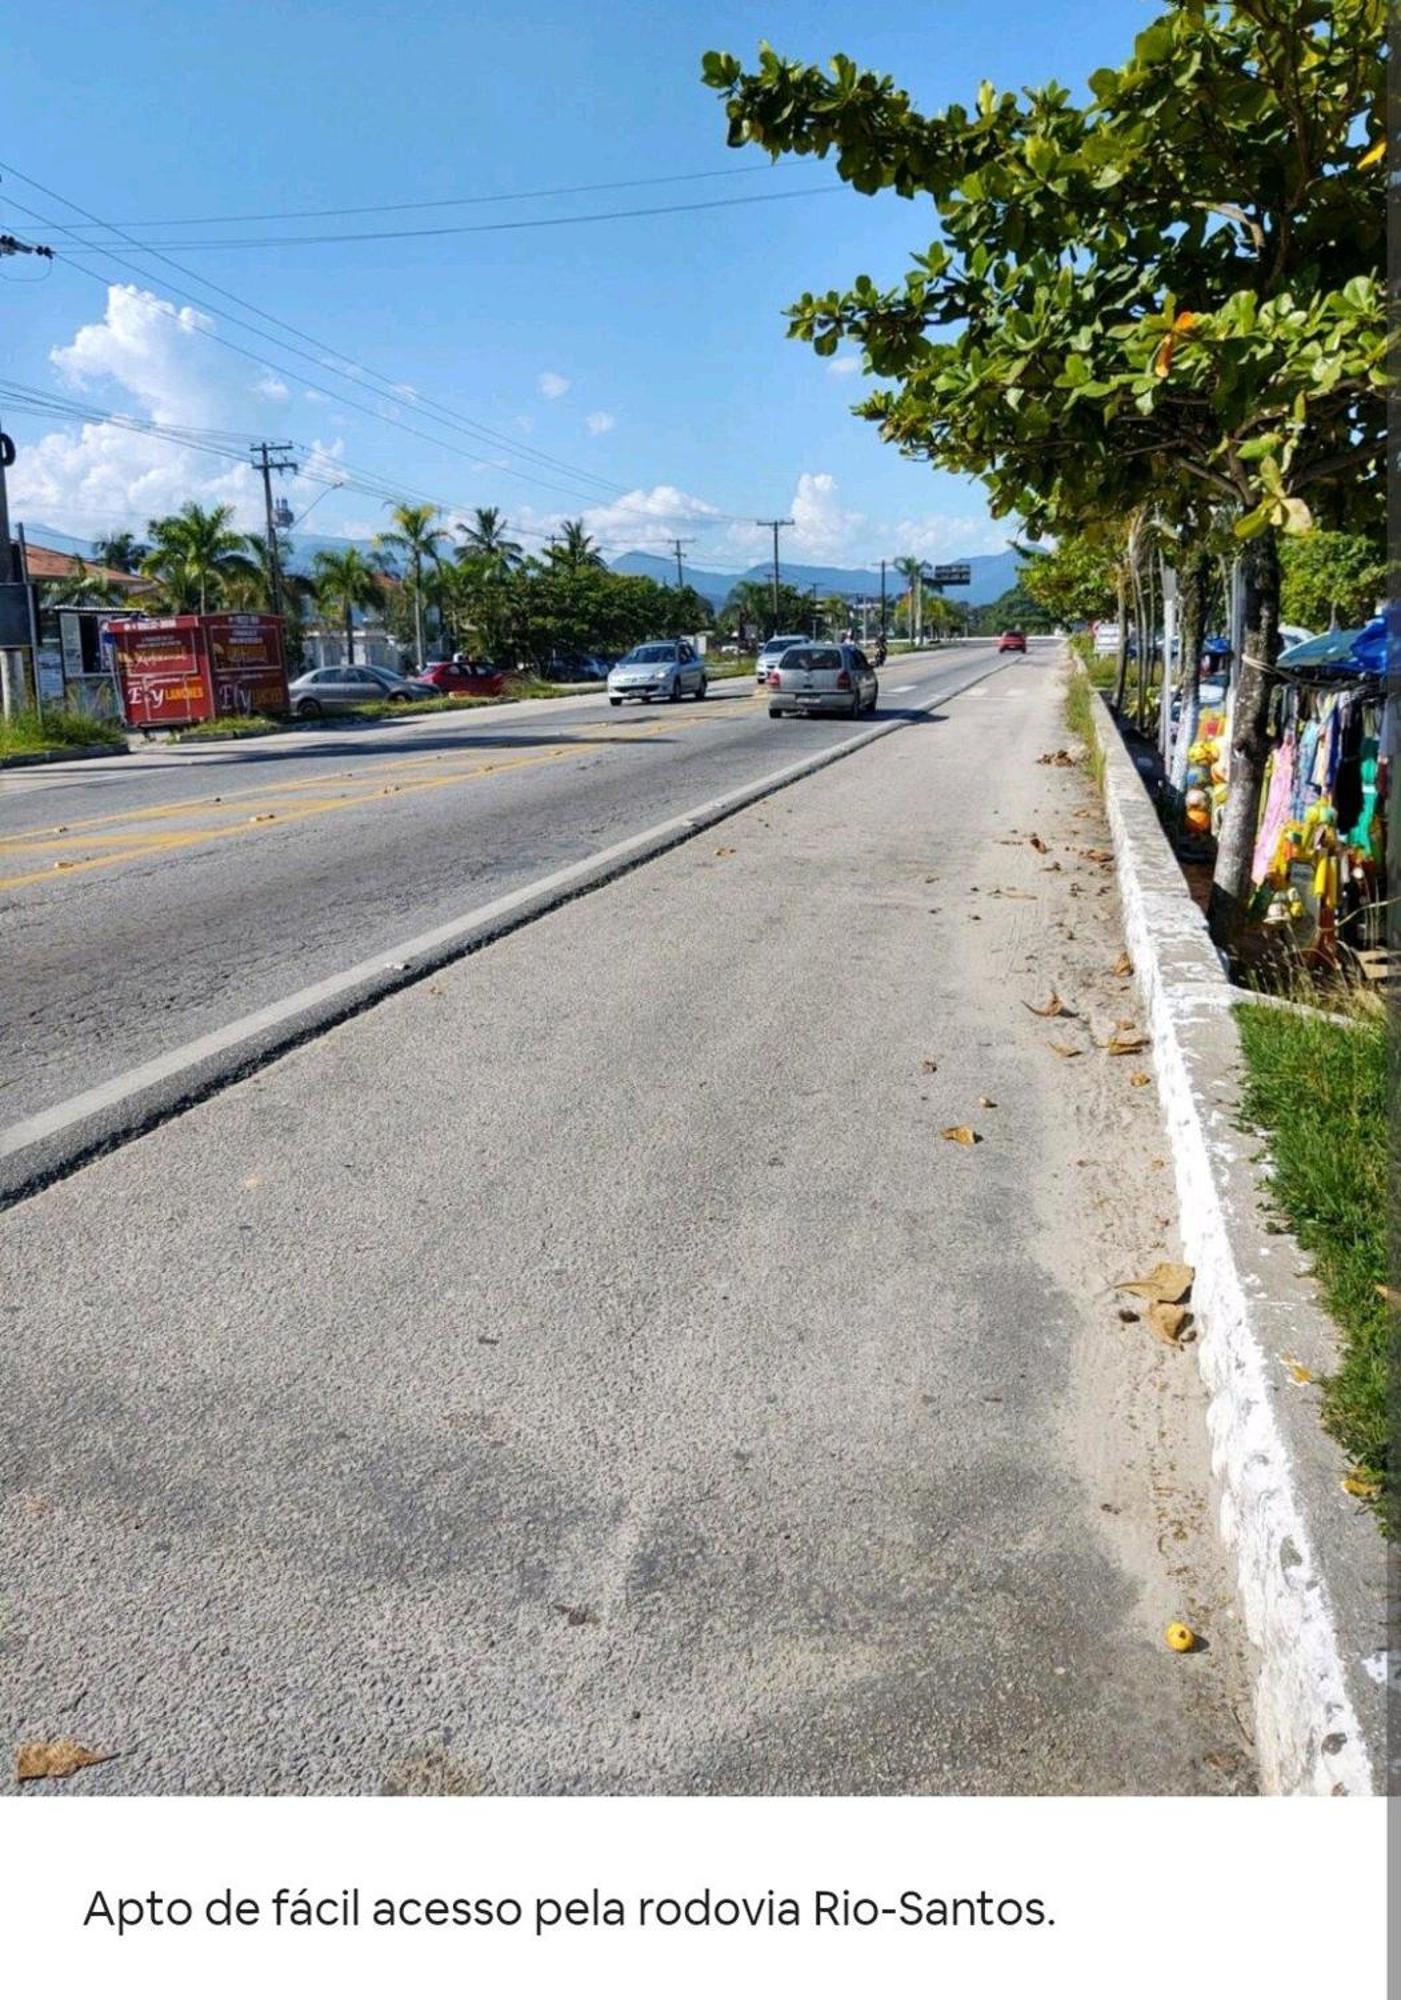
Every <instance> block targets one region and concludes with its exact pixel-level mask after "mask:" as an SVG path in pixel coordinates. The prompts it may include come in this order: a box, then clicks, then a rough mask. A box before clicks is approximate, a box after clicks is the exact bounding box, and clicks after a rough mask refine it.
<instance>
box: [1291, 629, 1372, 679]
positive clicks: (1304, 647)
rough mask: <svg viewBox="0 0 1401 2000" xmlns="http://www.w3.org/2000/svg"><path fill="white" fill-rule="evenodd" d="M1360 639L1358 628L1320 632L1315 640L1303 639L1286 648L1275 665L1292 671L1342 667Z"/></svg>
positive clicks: (1349, 658)
mask: <svg viewBox="0 0 1401 2000" xmlns="http://www.w3.org/2000/svg"><path fill="white" fill-rule="evenodd" d="M1368 629H1370V628H1368ZM1361 637H1362V627H1360V626H1358V627H1356V628H1354V629H1353V630H1352V631H1350V632H1320V633H1319V635H1318V637H1317V638H1316V639H1304V640H1302V641H1301V642H1300V643H1299V645H1297V646H1289V647H1287V648H1286V650H1285V651H1284V652H1282V653H1281V654H1280V656H1279V660H1278V662H1277V664H1278V665H1279V666H1281V667H1286V668H1292V669H1297V668H1299V667H1340V666H1344V665H1345V664H1346V663H1348V662H1350V661H1351V659H1352V649H1353V645H1354V643H1355V642H1356V641H1357V640H1358V639H1360V638H1361Z"/></svg>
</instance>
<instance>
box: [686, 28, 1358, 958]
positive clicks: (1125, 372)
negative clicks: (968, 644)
mask: <svg viewBox="0 0 1401 2000" xmlns="http://www.w3.org/2000/svg"><path fill="white" fill-rule="evenodd" d="M1385 42H1386V16H1385V11H1384V7H1383V0H1333V4H1332V5H1331V6H1326V7H1325V6H1323V5H1320V4H1319V0H1235V4H1232V5H1224V4H1212V0H1175V4H1173V5H1171V6H1170V7H1169V8H1168V9H1167V10H1166V11H1165V12H1164V13H1163V14H1161V15H1160V16H1159V17H1158V18H1157V19H1156V20H1154V21H1152V22H1151V23H1150V24H1149V25H1148V26H1146V27H1145V28H1144V30H1143V31H1142V33H1141V34H1139V36H1138V37H1137V38H1136V40H1135V42H1134V46H1133V50H1132V53H1131V54H1130V56H1129V57H1128V59H1127V60H1126V61H1125V62H1123V63H1122V64H1120V65H1118V66H1117V67H1113V68H1104V69H1100V70H1097V71H1096V72H1095V73H1094V75H1093V76H1092V77H1091V78H1090V79H1089V82H1088V86H1087V90H1086V92H1085V93H1083V94H1082V95H1081V96H1080V97H1079V98H1078V99H1077V98H1073V97H1072V95H1071V93H1070V92H1069V91H1067V90H1066V89H1064V88H1063V87H1062V86H1061V85H1059V84H1057V83H1047V84H1045V85H1043V86H1040V87H1037V88H1034V89H1028V90H1025V91H1023V92H1022V93H1021V94H1020V95H1018V94H1016V93H1012V92H999V91H998V90H997V89H996V88H995V87H994V86H993V85H992V84H991V83H985V84H983V85H982V87H981V88H980V89H979V91H978V93H977V96H976V100H975V101H974V103H972V104H971V105H960V104H955V105H952V106H949V107H948V108H946V109H945V110H944V111H942V112H941V113H939V114H938V115H937V116H933V117H928V116H924V115H922V114H921V113H919V112H918V111H916V109H915V108H914V106H913V104H912V103H911V100H910V98H909V97H908V95H907V94H906V93H905V92H904V91H903V90H900V89H899V88H898V87H897V86H896V84H895V83H894V81H893V79H892V78H890V77H889V76H878V75H876V74H875V73H873V72H871V71H869V70H865V71H863V70H861V69H859V68H858V66H857V64H856V63H854V62H853V61H851V59H850V58H849V57H846V56H840V55H839V56H836V57H834V58H833V60H832V63H831V65H830V68H829V69H828V70H822V69H818V68H815V67H811V66H807V65H805V64H802V63H799V62H792V61H787V60H784V59H783V58H781V57H780V56H778V55H777V54H776V53H775V52H774V51H773V50H772V49H769V48H767V47H765V48H763V49H762V50H761V52H760V57H759V61H758V64H757V66H756V68H755V69H753V70H752V71H746V70H745V68H744V66H743V64H742V63H741V62H740V61H739V60H738V59H737V58H736V57H734V56H732V55H726V54H721V53H719V52H712V53H711V54H710V55H708V56H707V57H706V58H705V63H704V76H705V80H706V82H707V83H708V84H709V85H710V86H711V87H712V88H713V89H714V90H716V91H717V92H718V93H719V94H720V96H721V97H722V98H723V100H724V106H725V111H726V115H727V118H728V124H729V139H730V143H731V145H734V146H741V145H746V144H756V145H759V146H761V147H762V148H764V150H766V151H767V152H768V153H769V154H770V155H772V156H778V155H780V154H799V155H812V154H815V155H817V156H819V157H823V158H825V157H828V156H829V155H830V156H834V157H835V160H836V164H837V168H838V171H839V173H840V174H841V176H842V178H843V179H844V180H846V181H847V182H848V183H849V184H850V185H851V186H852V187H853V188H854V189H855V190H856V191H857V192H858V193H861V194H865V195H871V194H875V193H876V192H878V191H879V190H881V189H888V188H893V189H894V190H895V191H896V192H897V193H899V194H901V195H903V196H905V197H906V198H908V199H913V198H914V197H915V196H916V195H926V196H929V197H931V198H932V201H933V204H934V207H935V209H936V211H937V215H938V222H939V237H938V239H937V240H936V241H934V242H932V243H930V244H929V245H928V246H927V247H926V248H925V249H924V250H922V251H920V252H919V253H918V254H917V256H916V257H915V259H914V262H913V268H912V269H911V270H910V271H909V272H908V273H907V275H906V277H905V279H904V281H903V283H901V284H897V285H894V286H888V287H881V286H879V285H877V284H876V283H875V282H874V281H873V280H872V279H871V278H870V277H866V276H861V277H858V278H857V279H856V280H855V281H854V283H853V284H852V285H851V287H850V288H849V289H848V290H846V291H833V292H829V293H826V294H824V295H822V296H820V297H815V296H813V295H812V294H811V293H809V294H806V295H805V296H804V297H803V298H801V299H800V300H799V301H798V302H797V303H796V304H795V305H794V306H793V307H792V308H791V314H790V318H791V326H790V331H791V332H792V333H793V334H794V335H795V336H796V337H797V338H799V339H802V340H806V341H809V342H810V343H811V344H812V346H813V347H814V349H815V350H816V351H817V352H818V353H819V354H822V355H830V354H832V353H834V352H835V351H836V349H837V347H838V345H839V344H840V343H841V342H843V341H847V342H850V343H851V344H852V345H853V346H855V347H856V348H858V349H859V350H860V352H861V356H862V359H863V363H864V368H865V372H866V374H867V375H868V376H869V377H871V378H873V379H874V380H875V382H876V383H877V384H878V385H879V386H876V387H875V388H874V389H873V390H872V392H871V393H870V394H869V395H868V396H867V397H866V399H865V400H864V402H863V403H861V404H860V405H859V410H860V413H861V414H862V415H864V416H865V417H867V418H868V419H869V420H870V421H872V422H874V423H876V424H878V425H879V426H880V429H881V432H882V434H883V435H884V436H885V437H886V438H887V439H889V440H890V441H891V442H892V443H894V444H896V445H897V446H898V447H899V448H900V449H901V450H902V451H903V452H905V453H906V454H907V455H909V456H913V457H923V458H928V459H931V460H932V461H934V462H935V463H937V464H939V465H941V466H943V467H945V468H947V469H949V470H953V471H958V472H965V473H973V474H975V475H976V476H978V477H979V478H981V479H982V480H983V481H984V483H985V484H986V486H987V488H988V491H989V494H990V498H991V503H992V506H993V510H994V512H995V513H997V514H1000V515H1006V516H1012V517H1018V518H1020V519H1021V520H1022V521H1024V522H1025V523H1026V525H1027V527H1028V528H1029V529H1030V530H1031V531H1032V532H1033V533H1038V534H1039V533H1040V532H1042V531H1048V532H1051V533H1054V534H1055V535H1057V536H1058V537H1059V536H1063V535H1067V534H1074V533H1082V532H1092V531H1095V530H1099V531H1102V532H1116V533H1118V534H1120V535H1121V537H1122V535H1123V531H1124V528H1125V526H1126V524H1127V523H1129V522H1130V521H1137V523H1138V526H1139V529H1140V531H1141V532H1142V531H1143V530H1144V529H1146V528H1147V527H1148V526H1150V525H1151V526H1155V527H1156V526H1161V529H1162V531H1163V532H1164V533H1165V534H1166V535H1167V536H1169V537H1171V539H1172V541H1173V543H1174V545H1175V548H1176V552H1177V557H1178V566H1179V568H1180V569H1188V570H1190V569H1192V568H1193V567H1194V565H1195V563H1196V561H1197V554H1198V551H1199V550H1200V549H1201V548H1202V547H1203V546H1204V543H1205V538H1206V536H1207V535H1208V533H1209V532H1210V530H1211V528H1212V526H1213V524H1214V522H1215V520H1216V518H1217V516H1224V517H1225V518H1226V520H1227V521H1228V522H1229V525H1230V529H1231V532H1232V533H1233V535H1234V536H1235V537H1236V539H1237V541H1238V543H1239V545H1240V548H1241V554H1242V567H1243V576H1244V583H1245V600H1246V644H1245V649H1244V650H1245V665H1244V670H1243V672H1242V676H1241V680H1240V684H1239V687H1238V690H1237V698H1236V707H1235V729H1234V732H1233V738H1232V755H1231V786H1230V794H1229V798H1228V801H1227V805H1226V809H1225V816H1224V823H1223V826H1222V834H1221V840H1220V843H1219V849H1218V859H1217V869H1216V881H1215V886H1214V891H1213V908H1212V916H1213V926H1214V928H1215V930H1216V932H1217V935H1218V936H1219V937H1222V938H1224V939H1227V940H1229V939H1230V938H1231V937H1232V936H1233V935H1234V931H1235V929H1236V926H1237V925H1238V923H1239V922H1240V921H1241V919H1242V917H1243V914H1244V910H1245V907H1246V903H1247V901H1248V894H1249V887H1250V883H1249V868H1250V851H1251V846H1252V843H1253V835H1254V829H1255V820H1256V813H1257V807H1258V803H1259V793H1260V785H1261V781H1262V778H1263V771H1264V762H1265V755H1266V747H1267V746H1266V740H1265V730H1264V722H1265V712H1266V707H1267V701H1268V691H1269V681H1268V671H1269V667H1270V664H1271V663H1272V662H1273V659H1274V657H1275V654H1276V652H1277V649H1278V624H1279V610H1280V570H1279V552H1278V545H1277V537H1278V536H1279V535H1280V534H1281V533H1283V534H1285V535H1291V534H1295V533H1302V532H1304V531H1306V530H1307V529H1308V527H1309V526H1310V525H1311V523H1312V521H1313V520H1314V518H1315V517H1316V518H1317V519H1318V520H1319V521H1320V523H1321V524H1322V525H1325V526H1327V527H1329V528H1332V529H1336V530H1348V531H1351V532H1360V533H1374V532H1375V531H1376V530H1377V528H1378V526H1379V523H1380V519H1381V509H1382V479H1381V471H1382V454H1383V450H1384V440H1385V424H1386V411H1385V391H1386V373H1387V367H1386V362H1387V330H1386V325H1385V310H1384V294H1383V285H1382V269H1381V266H1382V251H1383V240H1384V224H1385V217H1384V204H1383V201H1382V198H1381V197H1382V192H1383V179H1384V169H1385V138H1384V135H1385V131H1386V121H1385V114H1384V80H1385ZM1122 622H1123V621H1122V619H1121V624H1122ZM1148 629H1150V630H1151V629H1152V628H1151V626H1149V627H1148Z"/></svg>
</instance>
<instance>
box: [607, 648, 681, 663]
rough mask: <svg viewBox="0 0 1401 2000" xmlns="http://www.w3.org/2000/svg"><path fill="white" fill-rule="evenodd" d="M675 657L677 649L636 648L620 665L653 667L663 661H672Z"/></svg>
mask: <svg viewBox="0 0 1401 2000" xmlns="http://www.w3.org/2000/svg"><path fill="white" fill-rule="evenodd" d="M674 657H675V648H674V647H671V646H634V647H633V649H632V651H631V652H630V653H629V654H628V655H627V657H626V658H625V659H624V660H622V661H620V662H619V664H620V665H621V666H624V667H651V666H655V665H656V664H657V663H658V662H659V661H661V660H670V659H672V658H674Z"/></svg>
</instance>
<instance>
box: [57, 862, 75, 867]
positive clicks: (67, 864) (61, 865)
mask: <svg viewBox="0 0 1401 2000" xmlns="http://www.w3.org/2000/svg"><path fill="white" fill-rule="evenodd" d="M77 865H78V864H77V862H76V861H55V863H54V867H55V868H76V867H77Z"/></svg>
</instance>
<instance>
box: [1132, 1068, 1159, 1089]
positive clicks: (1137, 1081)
mask: <svg viewBox="0 0 1401 2000" xmlns="http://www.w3.org/2000/svg"><path fill="white" fill-rule="evenodd" d="M1152 1081H1153V1079H1152V1077H1151V1076H1149V1074H1148V1072H1147V1070H1146V1069H1136V1070H1135V1071H1134V1073H1133V1075H1132V1076H1131V1077H1130V1078H1129V1082H1130V1083H1131V1084H1133V1085H1134V1086H1135V1087H1136V1088H1140V1089H1141V1088H1142V1086H1143V1085H1144V1084H1145V1083H1151V1082H1152Z"/></svg>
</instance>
